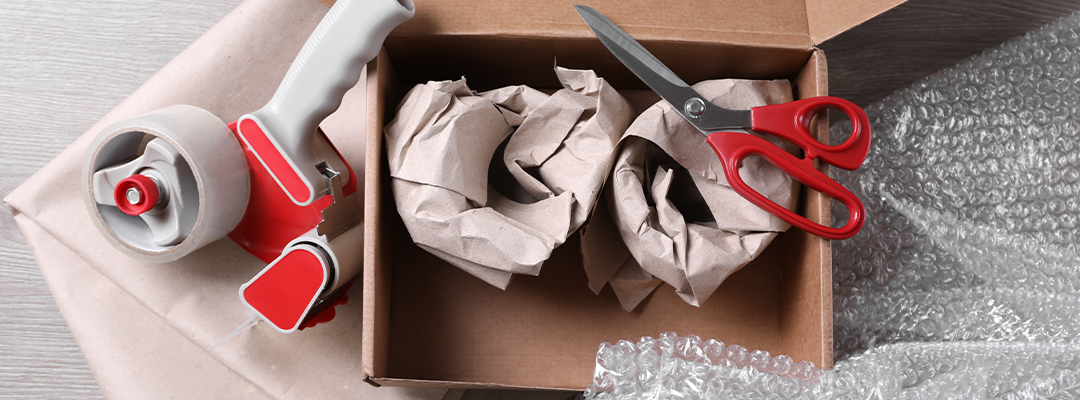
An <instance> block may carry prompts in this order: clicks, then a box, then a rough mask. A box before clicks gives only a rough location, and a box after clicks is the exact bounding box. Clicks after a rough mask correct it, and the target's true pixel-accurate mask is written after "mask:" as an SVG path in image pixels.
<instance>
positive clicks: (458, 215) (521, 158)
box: [385, 67, 632, 289]
mask: <svg viewBox="0 0 1080 400" xmlns="http://www.w3.org/2000/svg"><path fill="white" fill-rule="evenodd" d="M555 74H556V75H557V76H558V78H559V80H560V81H561V82H562V84H563V86H564V88H563V89H561V90H559V91H557V92H555V93H554V94H552V95H548V94H545V93H543V92H540V91H537V90H535V89H532V88H529V87H526V86H509V87H504V88H500V89H495V90H491V91H488V92H483V93H476V92H474V91H472V90H471V89H469V87H468V86H467V85H466V82H465V79H464V78H463V79H461V80H457V81H443V82H428V83H427V84H422V85H417V86H416V87H414V88H413V89H412V90H411V91H410V92H409V93H408V94H407V95H406V96H405V99H404V100H402V103H401V105H400V107H399V108H398V110H397V114H396V116H395V118H394V120H393V121H391V122H390V123H389V124H387V126H386V129H385V134H386V148H387V158H388V160H389V164H390V175H391V176H392V177H393V190H394V200H395V203H396V204H397V209H398V213H399V214H400V215H401V217H402V220H403V221H404V223H405V226H406V228H408V230H409V234H410V235H411V236H412V239H413V241H415V242H416V244H417V245H419V246H420V247H422V248H424V249H426V250H427V251H429V252H431V253H432V254H435V255H436V256H438V257H440V258H442V259H444V260H446V261H447V262H449V263H451V264H453V265H455V266H457V267H458V268H461V269H462V270H464V271H466V272H468V273H470V274H472V275H474V276H476V277H478V278H480V279H482V280H483V281H485V282H487V283H489V284H491V285H493V286H496V287H499V288H501V289H506V287H507V285H508V284H509V283H510V279H511V278H512V277H513V275H514V274H528V275H537V274H539V273H540V268H541V266H542V265H543V263H544V261H546V260H547V259H548V258H549V257H550V256H551V251H552V250H554V249H555V248H556V247H558V246H559V245H561V244H562V243H563V242H565V241H566V238H567V237H569V236H570V235H571V234H573V233H574V232H575V231H576V230H577V229H578V227H580V226H581V225H582V224H583V223H584V222H585V220H586V218H587V217H588V216H589V213H590V211H591V209H592V207H593V205H594V204H595V203H596V200H597V198H598V197H600V191H601V190H600V189H601V186H602V185H603V183H604V180H605V178H606V177H607V175H608V172H609V171H610V169H611V162H612V160H613V158H614V149H615V145H616V143H617V142H618V140H619V137H620V136H621V135H622V134H623V132H624V131H625V130H626V128H627V126H629V124H630V119H631V117H632V109H631V107H630V104H629V103H628V102H627V101H626V99H624V98H623V97H622V96H621V95H620V94H619V93H617V92H616V91H615V89H613V88H612V87H611V86H610V85H609V84H608V83H607V82H605V81H604V80H603V79H601V78H600V77H598V76H596V74H595V73H594V72H592V71H583V70H570V69H565V68H559V67H556V69H555Z"/></svg>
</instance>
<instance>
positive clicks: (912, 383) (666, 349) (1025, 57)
mask: <svg viewBox="0 0 1080 400" xmlns="http://www.w3.org/2000/svg"><path fill="white" fill-rule="evenodd" d="M866 111H867V114H868V115H869V117H870V121H871V125H872V129H873V141H874V142H873V146H872V149H871V153H870V156H869V157H868V158H867V161H866V164H864V166H863V168H862V169H860V170H858V171H854V172H848V171H842V170H837V169H833V171H834V172H833V175H834V177H835V178H836V179H837V180H838V181H839V182H840V183H841V184H843V185H844V186H846V187H848V188H850V189H852V191H853V192H855V194H857V195H858V196H859V197H860V198H861V199H863V201H864V202H865V204H866V208H867V215H868V220H867V223H866V226H865V227H864V228H863V230H862V231H861V232H860V233H859V234H858V235H857V236H855V237H854V238H852V239H849V240H845V241H834V242H833V256H834V260H833V285H834V286H833V300H834V312H835V320H834V340H835V356H836V360H837V361H836V367H835V368H834V369H832V370H819V369H816V368H813V367H812V366H810V365H807V364H792V363H791V360H790V359H788V358H786V357H784V356H780V357H772V356H770V355H768V354H767V353H763V352H752V353H745V349H742V350H736V351H730V350H726V349H730V348H735V347H737V346H730V347H724V346H723V344H721V343H719V342H715V341H707V342H702V341H701V340H700V339H698V338H696V337H693V336H687V337H679V336H676V335H674V334H665V335H662V336H661V337H660V338H659V339H652V338H643V339H642V340H641V341H640V342H638V343H630V342H619V343H617V344H615V345H610V344H605V345H604V346H602V347H601V349H600V352H599V353H598V355H597V367H596V372H595V377H594V378H595V379H594V382H593V384H592V385H591V386H590V388H589V390H588V391H587V392H586V397H589V398H604V399H608V398H612V399H614V398H618V399H622V398H634V399H700V398H710V399H712V398H731V397H735V398H806V399H845V398H852V399H856V398H857V399H872V398H886V399H890V398H925V399H937V398H1003V399H1028V398H1062V399H1065V398H1080V262H1078V259H1077V251H1078V248H1077V242H1078V241H1080V221H1078V220H1080V15H1077V14H1074V15H1072V16H1069V17H1067V18H1064V19H1062V20H1059V21H1057V22H1055V23H1052V24H1050V25H1048V26H1046V27H1043V28H1041V29H1038V30H1035V31H1032V32H1029V33H1028V34H1027V35H1025V36H1023V37H1020V38H1017V39H1014V40H1011V41H1009V42H1006V43H1004V44H1003V45H1002V46H1000V47H999V48H997V49H994V50H990V51H987V52H985V53H983V54H981V55H979V56H976V57H974V58H972V59H969V60H968V61H966V62H964V63H962V64H960V65H958V66H956V67H955V68H952V69H949V70H944V71H941V72H939V73H937V74H934V75H932V76H930V77H927V78H925V79H923V80H922V81H919V82H917V83H915V84H914V85H913V86H911V87H909V88H907V89H903V90H901V91H898V92H896V93H893V94H892V95H890V96H888V97H886V98H883V99H881V100H879V101H877V102H875V103H874V104H873V105H872V106H871V107H869V108H868V109H867V110H866ZM849 130H850V123H846V122H845V123H838V124H836V125H834V126H833V129H832V131H831V134H832V137H833V138H832V140H833V141H834V143H840V142H841V141H842V140H844V139H846V136H845V135H846V134H847V132H848V131H849ZM846 212H847V211H846V210H845V209H843V207H842V206H835V207H834V209H833V214H834V220H835V221H836V222H839V223H842V221H845V220H846V218H847V215H846ZM718 346H719V347H718ZM710 349H711V350H710ZM717 349H721V350H717ZM744 353H745V354H744ZM793 371H796V372H793Z"/></svg>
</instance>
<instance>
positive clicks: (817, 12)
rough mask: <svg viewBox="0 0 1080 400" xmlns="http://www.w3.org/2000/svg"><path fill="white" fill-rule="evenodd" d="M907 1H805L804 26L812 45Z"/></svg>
mask: <svg viewBox="0 0 1080 400" xmlns="http://www.w3.org/2000/svg"><path fill="white" fill-rule="evenodd" d="M905 1H907V0H859V1H849V0H806V19H807V21H806V25H807V27H808V28H809V29H810V32H809V34H810V41H811V42H813V44H814V45H819V44H821V42H824V41H826V40H829V39H832V38H833V37H834V36H836V35H839V34H841V33H843V32H846V31H847V30H849V29H851V28H854V27H856V26H858V25H859V24H861V23H863V22H866V21H868V20H870V19H871V18H874V17H876V16H878V15H879V14H881V13H883V12H885V11H888V10H890V9H892V8H893V7H896V6H898V5H900V4H901V3H903V2H905Z"/></svg>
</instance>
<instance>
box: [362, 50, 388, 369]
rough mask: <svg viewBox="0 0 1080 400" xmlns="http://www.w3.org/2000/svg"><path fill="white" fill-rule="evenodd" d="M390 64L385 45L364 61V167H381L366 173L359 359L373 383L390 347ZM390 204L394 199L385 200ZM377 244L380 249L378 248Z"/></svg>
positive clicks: (384, 362) (383, 364) (368, 168)
mask: <svg viewBox="0 0 1080 400" xmlns="http://www.w3.org/2000/svg"><path fill="white" fill-rule="evenodd" d="M392 74H393V68H392V67H391V66H390V58H389V57H388V56H387V54H386V49H385V48H383V49H382V50H380V51H379V55H378V56H377V57H375V59H374V60H372V61H371V62H369V63H368V65H367V75H366V76H367V81H366V82H367V85H366V88H367V110H368V111H367V112H368V114H367V126H366V133H365V134H366V135H367V138H366V140H367V144H366V148H365V154H364V167H365V170H367V171H379V173H375V174H372V173H368V174H366V177H365V181H364V200H365V201H364V222H365V223H364V272H363V279H364V282H363V288H364V295H363V299H364V300H363V301H364V303H363V309H364V316H363V321H364V330H363V335H364V336H363V345H362V349H361V350H362V358H363V359H362V360H361V363H362V365H363V371H364V380H365V381H366V382H368V383H371V384H372V385H375V386H379V383H378V382H377V381H376V380H375V379H373V377H377V376H386V371H387V357H386V352H387V351H388V349H389V348H390V338H389V329H390V320H389V318H390V290H389V289H388V288H389V287H390V276H389V273H388V271H390V266H389V265H388V264H389V263H390V259H389V258H388V257H389V255H390V254H392V251H390V246H392V245H393V243H392V242H393V239H392V238H393V236H392V235H391V233H392V232H390V229H391V228H390V223H389V221H384V220H383V212H382V210H383V202H384V201H388V202H392V201H393V200H392V199H384V198H383V196H384V194H387V193H390V190H382V189H383V186H384V185H387V184H388V183H387V182H384V180H385V177H388V176H390V174H389V172H385V173H384V171H385V170H386V168H387V167H386V166H385V165H384V163H383V162H382V161H383V160H385V159H386V157H384V156H383V155H382V154H381V153H382V151H383V143H382V140H383V135H382V127H383V125H384V123H383V122H384V119H385V117H386V104H387V101H386V100H385V99H386V98H387V96H388V95H389V93H390V90H391V89H392V87H393V84H394V83H393V82H394V78H393V76H392ZM388 204H393V203H388ZM376 249H378V251H376Z"/></svg>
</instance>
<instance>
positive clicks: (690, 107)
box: [683, 97, 705, 118]
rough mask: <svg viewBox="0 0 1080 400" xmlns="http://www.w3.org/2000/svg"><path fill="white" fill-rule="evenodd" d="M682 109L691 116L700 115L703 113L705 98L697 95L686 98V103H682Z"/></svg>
mask: <svg viewBox="0 0 1080 400" xmlns="http://www.w3.org/2000/svg"><path fill="white" fill-rule="evenodd" d="M683 110H685V111H686V115H689V116H691V117H693V118H697V117H700V116H701V114H704V113H705V100H702V99H699V98H697V97H694V98H692V99H690V100H687V101H686V104H685V105H683Z"/></svg>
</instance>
